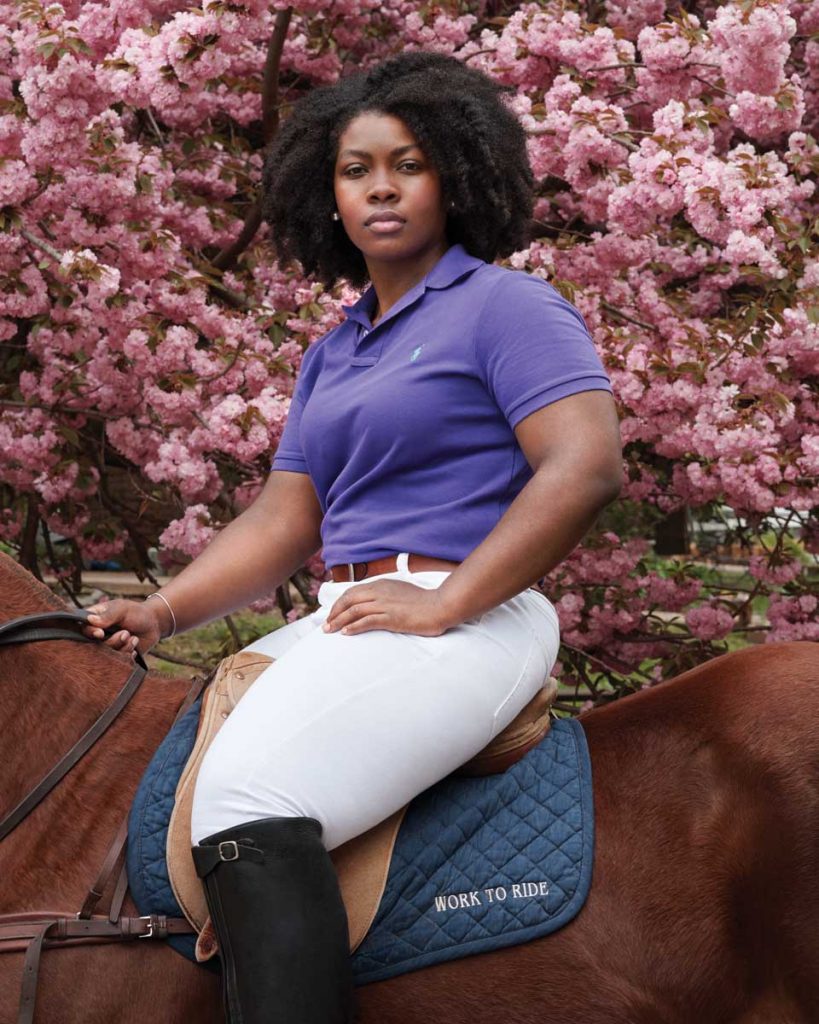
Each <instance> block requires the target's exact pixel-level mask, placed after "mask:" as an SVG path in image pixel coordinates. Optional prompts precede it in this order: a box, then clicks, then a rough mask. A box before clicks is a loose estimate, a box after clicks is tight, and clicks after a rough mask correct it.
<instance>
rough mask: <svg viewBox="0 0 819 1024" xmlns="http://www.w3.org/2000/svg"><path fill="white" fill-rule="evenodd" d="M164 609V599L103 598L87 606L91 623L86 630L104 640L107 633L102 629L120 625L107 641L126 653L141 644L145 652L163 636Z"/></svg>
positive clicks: (86, 632) (141, 648)
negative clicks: (103, 599) (162, 600)
mask: <svg viewBox="0 0 819 1024" xmlns="http://www.w3.org/2000/svg"><path fill="white" fill-rule="evenodd" d="M157 605H159V607H158V608H157V607H156V606H157ZM163 609H164V605H163V604H162V602H161V601H126V600H124V599H123V598H116V599H115V600H113V601H103V602H102V603H100V604H95V605H91V607H90V608H88V613H89V614H88V626H86V627H85V629H84V630H83V632H84V633H85V635H86V636H92V637H94V638H95V639H98V640H101V639H102V638H103V637H104V636H105V633H104V632H103V629H116V628H117V627H118V626H119V627H121V628H120V629H119V630H118V631H117V632H116V633H115V634H114V635H113V636H112V637H109V638H108V639H107V640H106V641H105V643H106V645H107V646H108V647H113V648H114V649H115V650H118V651H124V652H125V653H126V654H127V653H129V652H133V651H134V650H136V648H137V647H138V648H139V651H140V653H141V654H145V653H146V652H147V651H149V650H150V649H151V648H152V647H153V646H154V644H155V643H156V642H157V641H158V640H159V639H161V637H162V622H163V620H162V618H161V616H162V612H163Z"/></svg>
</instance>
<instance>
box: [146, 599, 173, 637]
mask: <svg viewBox="0 0 819 1024" xmlns="http://www.w3.org/2000/svg"><path fill="white" fill-rule="evenodd" d="M152 597H158V598H159V600H160V601H163V602H164V603H165V607H166V608H167V609H168V611H169V612H170V613H171V623H172V624H173V629H172V630H171V631H170V633H168V635H167V636H163V637H161V639H162V640H170V639H171V637H172V636H175V635H176V616H175V615H174V613H173V608H171V606H170V605H169V604H168V599H167V597H165V596H164V595H163V594H160V593H159V591H158V590H155V591H154V592H153V594H148V596H147V597H146V598H145V600H146V601H148V600H150V599H151V598H152Z"/></svg>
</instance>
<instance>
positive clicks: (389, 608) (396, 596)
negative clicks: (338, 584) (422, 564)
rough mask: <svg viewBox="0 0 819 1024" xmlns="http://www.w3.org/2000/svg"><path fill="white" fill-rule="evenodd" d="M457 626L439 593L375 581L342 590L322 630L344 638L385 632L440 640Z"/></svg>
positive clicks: (394, 581)
mask: <svg viewBox="0 0 819 1024" xmlns="http://www.w3.org/2000/svg"><path fill="white" fill-rule="evenodd" d="M457 622H458V620H457V619H455V618H453V617H452V612H451V609H449V608H448V607H447V606H446V605H445V603H444V601H443V600H442V598H441V594H440V593H439V591H438V590H426V589H424V588H423V587H417V586H416V585H415V584H414V583H405V582H404V581H402V580H376V581H375V582H373V583H365V582H362V583H359V584H357V585H356V586H354V587H349V588H348V589H347V590H345V591H344V593H343V594H342V595H341V597H340V598H339V599H338V600H337V601H336V603H335V604H334V605H333V607H332V608H331V609H330V614H329V615H328V617H327V622H326V623H325V624H324V627H323V628H324V630H325V631H326V632H328V633H330V632H342V633H344V634H345V635H352V634H355V633H366V632H367V631H368V630H370V629H387V630H389V631H390V632H391V633H415V634H417V635H418V636H440V635H441V633H444V632H446V630H447V629H449V627H450V626H454V625H456V624H457Z"/></svg>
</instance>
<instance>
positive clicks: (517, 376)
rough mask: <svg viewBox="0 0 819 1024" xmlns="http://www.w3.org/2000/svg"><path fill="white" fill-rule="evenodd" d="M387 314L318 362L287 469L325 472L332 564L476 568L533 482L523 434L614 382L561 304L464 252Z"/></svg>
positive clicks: (283, 446)
mask: <svg viewBox="0 0 819 1024" xmlns="http://www.w3.org/2000/svg"><path fill="white" fill-rule="evenodd" d="M375 303H376V295H375V291H374V289H373V288H372V286H370V287H369V288H368V289H367V290H366V291H365V292H364V294H363V295H362V296H361V298H360V299H359V300H358V302H356V303H355V305H353V306H343V307H342V309H343V310H344V313H345V315H346V319H345V320H344V321H342V322H341V323H340V324H339V325H338V326H337V327H334V328H333V330H331V331H330V332H329V333H328V334H325V335H324V337H323V338H320V339H319V340H318V341H316V342H314V343H313V345H311V346H310V348H308V349H307V351H306V352H305V354H304V359H303V361H302V366H301V370H300V373H299V379H298V381H297V382H296V388H295V391H294V394H293V400H292V403H291V406H290V412H289V415H288V418H287V422H286V424H285V427H284V431H283V433H282V436H281V441H280V444H279V447H278V449H277V451H276V454H275V456H274V459H273V466H272V468H273V469H274V470H287V471H289V472H295V473H309V474H310V477H311V479H312V481H313V484H314V486H315V489H316V492H317V494H318V497H319V500H320V502H321V507H322V510H323V512H324V518H323V520H322V526H321V536H322V543H323V552H322V555H323V558H324V561H325V563H326V564H327V565H337V564H338V563H340V562H366V561H372V560H373V559H376V558H381V557H383V556H384V555H388V554H392V553H394V552H398V551H411V552H415V553H416V554H420V555H431V556H433V557H436V558H446V559H450V560H452V561H457V562H460V561H463V559H464V558H466V556H467V555H468V554H469V553H470V552H471V551H472V550H473V549H474V548H476V547H477V546H478V545H479V544H480V543H481V541H483V540H484V538H485V537H486V536H487V534H488V533H489V532H490V531H491V530H492V528H493V527H494V526H495V524H496V523H497V522H498V520H499V519H500V517H501V516H502V515H503V513H504V512H505V511H506V509H507V508H508V507H509V505H510V504H511V503H512V501H513V500H514V498H515V497H516V495H517V494H518V493H519V492H520V490H521V489H522V488H523V486H524V485H525V484H526V483H527V481H528V480H529V479H530V478H531V476H532V470H531V468H530V467H529V464H528V462H527V461H526V459H525V457H524V455H523V452H522V451H521V449H520V446H519V445H518V443H517V440H516V438H515V434H514V430H513V428H514V427H515V426H516V425H517V424H518V423H520V421H521V420H522V419H524V417H526V416H528V415H529V414H530V413H533V412H535V411H536V410H537V409H540V408H542V407H543V406H545V405H549V404H550V403H551V402H556V401H558V399H560V398H565V397H566V396H567V395H573V394H576V393H577V392H580V391H595V390H600V391H611V385H610V383H609V379H608V377H607V376H606V373H605V371H604V370H603V367H602V365H601V363H600V359H599V358H598V356H597V353H596V352H595V349H594V345H593V343H592V340H591V338H590V337H589V333H588V331H587V329H586V325H585V323H584V321H583V318H582V316H581V315H580V313H579V312H578V311H577V309H575V307H574V306H573V305H572V304H571V303H570V302H567V300H566V299H564V298H563V297H562V296H561V295H560V293H559V292H557V291H556V290H555V289H554V288H553V287H552V286H551V285H549V284H547V283H546V282H545V281H542V280H541V279H540V278H536V277H531V276H529V275H528V274H526V273H524V272H523V271H516V270H509V269H506V268H504V267H498V266H495V265H494V264H491V263H485V262H484V261H483V260H480V259H477V258H475V257H474V256H470V255H469V254H468V253H467V252H466V251H465V249H464V248H463V246H461V245H453V246H452V247H451V248H450V249H449V250H448V251H447V252H446V253H445V254H444V255H443V256H442V257H441V259H440V260H439V261H438V263H436V265H435V266H434V267H433V268H432V270H430V271H429V273H428V274H427V275H426V277H424V278H423V280H421V281H419V282H418V284H416V285H415V286H414V287H413V288H410V290H409V291H408V292H406V293H405V294H404V295H403V296H402V297H401V298H400V299H399V301H398V302H397V303H396V304H395V305H394V306H393V307H392V308H391V309H390V310H389V311H388V312H387V314H386V315H385V316H384V317H383V318H382V319H381V320H379V321H378V323H377V324H376V326H375V327H373V325H372V323H371V321H370V315H371V313H372V312H373V311H374V309H375Z"/></svg>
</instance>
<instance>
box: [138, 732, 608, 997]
mask: <svg viewBox="0 0 819 1024" xmlns="http://www.w3.org/2000/svg"><path fill="white" fill-rule="evenodd" d="M190 713H191V712H189V714H190ZM180 725H181V722H180ZM550 737H551V739H550ZM194 742H195V736H190V737H188V738H187V739H185V738H184V737H183V738H182V742H181V743H180V742H177V743H176V744H171V745H170V746H169V747H168V748H166V749H165V750H164V751H162V752H161V753H162V757H161V758H160V760H159V761H158V764H159V766H160V767H162V766H163V765H168V764H169V763H171V762H173V761H174V757H175V755H178V754H181V755H182V757H183V758H185V756H186V755H187V756H189V755H190V751H191V749H192V747H193V745H194ZM185 745H187V746H186V749H181V748H182V747H185ZM157 754H160V751H157ZM573 762H574V764H573ZM183 768H184V760H183V761H182V763H181V764H179V765H178V769H177V777H178V775H179V774H181V771H182V770H183ZM148 774H149V773H147V772H146V778H145V779H144V780H143V782H144V783H147V782H148V781H149V780H148V778H147V777H148ZM151 785H152V786H153V787H154V788H155V789H160V790H163V792H162V793H160V794H159V795H160V798H161V799H165V800H167V799H168V793H167V790H168V789H170V797H171V798H172V797H173V792H174V787H173V786H170V787H169V786H168V785H167V783H166V784H165V785H164V787H163V785H162V783H161V780H156V779H154V780H153V781H152V782H151ZM142 788H143V784H141V786H140V789H142ZM475 794H478V795H479V796H480V801H479V804H480V806H475V805H474V803H473V800H474V797H475ZM573 794H574V795H573ZM544 800H545V801H549V802H550V804H549V808H550V811H551V812H553V815H552V818H550V819H547V820H548V831H550V832H551V833H552V834H551V835H547V834H545V830H544V826H543V821H542V820H541V818H542V816H543V814H544V813H545V812H544V808H543V806H541V804H542V802H543V801H544ZM136 803H137V802H136V801H135V807H134V809H133V811H134V813H133V814H132V820H131V823H130V824H131V826H132V828H135V829H137V831H138V834H133V835H132V836H131V838H130V841H129V875H130V874H131V871H132V869H134V870H140V871H141V874H142V879H143V881H142V883H140V884H138V885H137V886H136V887H134V898H135V901H136V902H137V905H138V906H139V909H140V912H141V913H145V912H148V911H150V910H157V911H159V912H164V913H171V914H172V913H174V910H173V906H174V903H175V901H174V899H173V893H172V892H170V893H169V892H167V891H166V892H163V891H162V890H163V886H165V887H166V888H168V889H169V884H168V880H167V879H168V875H167V867H166V866H165V865H160V864H154V863H149V862H148V857H149V853H150V851H149V849H148V847H149V846H150V844H151V842H153V843H156V842H157V841H158V840H159V839H160V838H162V837H163V836H164V830H163V826H162V823H161V822H159V821H157V819H156V818H152V817H151V815H149V814H147V811H146V808H145V807H142V808H141V809H140V813H139V814H137V813H136V812H137V806H136ZM417 806H421V807H422V816H420V817H419V816H418V815H416V818H417V821H410V822H409V825H410V828H412V827H416V826H417V824H418V823H420V824H422V825H423V824H424V821H425V819H424V818H423V815H427V817H428V819H429V820H428V822H427V825H426V827H427V828H428V829H430V830H431V834H427V835H421V834H419V835H418V836H417V837H413V835H412V833H411V831H410V832H408V831H406V830H407V825H408V822H407V819H406V818H405V821H404V823H403V824H402V833H403V838H404V843H403V846H402V833H399V837H398V841H397V842H396V847H395V850H394V854H393V861H392V863H391V865H390V871H389V878H388V881H387V887H386V889H385V891H384V893H383V896H382V900H381V905H380V906H379V909H378V913H377V914H376V916H375V921H374V923H373V926H372V928H371V930H370V933H369V934H368V936H366V937H365V939H364V941H363V942H362V944H361V945H360V946H359V947H358V950H357V951H356V952H355V953H354V955H353V968H354V973H355V982H356V984H359V985H360V984H368V983H370V982H374V981H379V980H385V979H386V978H388V977H393V976H395V975H397V974H402V973H405V972H407V971H411V970H416V969H419V968H421V967H425V966H430V965H432V964H434V963H441V962H445V961H448V960H453V959H456V958H458V957H461V956H466V955H471V954H473V953H479V952H481V951H484V950H489V949H498V948H505V947H508V946H512V945H515V944H517V943H520V942H525V941H529V940H530V939H533V938H537V937H539V936H543V935H546V934H548V933H549V932H551V931H554V930H555V929H556V928H558V927H560V926H562V925H563V924H565V923H567V922H568V921H569V920H570V919H571V917H572V916H574V914H576V913H577V911H578V910H579V909H580V907H581V906H582V905H583V902H584V901H585V898H586V893H587V891H588V885H589V881H590V879H591V872H592V865H593V838H594V837H593V827H594V826H593V802H592V795H591V766H590V761H589V756H588V748H587V746H586V740H585V735H584V733H583V731H582V727H581V726H580V724H579V723H577V722H575V721H574V720H559V721H558V722H557V723H555V726H553V729H552V733H550V734H549V736H547V738H546V740H544V741H542V743H541V744H539V745H538V746H537V747H535V748H533V750H532V751H530V752H529V754H527V755H526V756H525V757H524V758H523V760H522V761H520V762H518V764H517V765H515V766H513V767H512V768H510V769H508V770H507V772H505V773H504V774H503V775H500V776H497V775H496V776H490V777H487V778H478V779H463V778H457V779H456V778H453V777H450V778H448V779H445V780H443V781H442V782H441V783H438V784H436V786H434V787H433V788H432V789H431V790H427V791H426V793H424V794H421V796H419V797H417V798H416V800H415V801H413V805H412V806H411V807H410V810H409V811H408V812H407V817H408V818H409V816H410V812H412V811H413V810H414V809H415V808H416V807H417ZM447 807H449V808H450V809H451V811H447V810H446V808H447ZM442 813H446V814H451V816H452V818H453V819H454V820H451V821H447V822H446V823H445V824H443V825H442V824H441V821H440V820H439V819H440V815H441V814H442ZM436 814H437V815H438V818H436ZM567 816H568V818H570V819H571V820H566V817H567ZM163 817H164V821H165V823H166V825H167V821H168V818H169V813H166V814H164V815H163ZM146 821H147V822H148V824H150V826H151V834H150V835H148V834H147V831H146V830H145V829H144V822H146ZM436 822H437V824H436ZM140 825H143V827H142V828H141V829H139V828H138V826H140ZM412 842H415V843H416V845H418V843H419V842H420V845H421V854H420V855H419V856H418V857H417V858H416V859H414V860H413V859H412V853H411V844H412ZM464 843H466V844H471V846H470V848H469V851H468V852H469V857H468V858H467V859H466V861H465V862H464V864H463V865H461V864H459V863H456V859H457V858H458V857H459V855H460V853H461V852H462V850H461V848H462V847H463V849H464V850H465V849H466V847H464V845H463V844H464ZM578 843H579V844H580V847H579V855H578V853H577V850H578ZM159 845H160V846H161V851H160V852H161V854H162V855H163V857H162V859H164V842H161V843H160V844H159ZM399 847H401V848H400V849H399ZM449 849H452V850H454V852H453V853H448V852H447V850H449ZM408 855H409V856H410V862H409V863H404V861H406V860H407V856H408ZM549 857H551V858H552V860H551V861H549V863H548V870H544V868H543V867H542V865H545V864H546V860H547V858H549ZM140 859H142V860H143V863H141V864H140ZM155 859H156V854H155ZM461 859H462V860H463V857H462V858H461ZM496 862H497V865H496ZM462 867H463V870H462ZM499 872H502V874H499ZM146 874H147V875H148V876H150V878H149V879H146ZM482 874H483V875H484V876H485V880H493V879H495V878H496V877H497V878H499V879H502V878H505V877H506V876H507V875H508V876H509V877H510V882H509V883H507V884H511V880H516V881H528V880H529V879H532V878H539V877H547V878H548V881H549V883H550V889H549V894H548V899H547V901H546V902H547V904H548V906H546V907H544V906H543V905H539V906H538V905H536V904H538V902H539V901H536V900H532V901H529V903H528V904H527V902H526V901H521V902H520V905H513V904H512V902H511V901H510V902H509V903H507V904H506V905H505V906H504V908H503V910H504V911H505V912H506V913H504V914H501V916H500V921H501V927H503V928H505V929H508V930H506V931H503V932H500V933H499V934H493V933H492V932H491V926H492V925H493V924H495V925H496V926H497V923H498V916H497V915H495V916H494V917H493V916H491V915H489V914H486V915H484V917H482V918H480V919H478V918H475V917H470V916H469V915H466V914H464V915H462V916H461V917H459V916H458V915H456V916H454V917H450V918H449V919H446V915H444V917H443V918H442V919H441V920H440V921H438V920H435V919H434V918H433V919H430V917H429V914H428V913H427V911H428V910H429V907H430V891H429V886H430V885H432V884H433V882H434V884H435V885H437V886H438V888H439V891H448V892H455V891H459V890H461V891H468V890H471V889H474V888H475V885H476V884H478V883H475V882H474V880H475V879H477V878H479V877H481V875H482ZM396 878H397V879H398V881H399V883H400V884H401V886H402V888H401V891H400V892H399V893H398V894H397V895H398V897H399V898H398V899H396V893H395V892H391V891H390V889H391V885H392V886H393V888H394V886H395V884H396V882H395V879H396ZM146 882H148V884H145V883H146ZM404 895H406V899H404ZM168 897H170V899H169V900H168ZM413 899H414V900H415V901H416V902H418V901H419V900H420V901H422V902H423V903H424V904H425V906H426V911H424V910H419V909H418V908H417V906H416V907H413V906H411V905H410V904H411V902H412V900H413ZM159 901H164V902H162V905H161V907H160V906H158V905H157V904H158V903H159ZM390 901H392V902H391V903H390ZM388 904H390V905H388ZM551 907H553V908H554V910H553V912H552V913H551V916H548V915H549V913H550V910H549V908H551ZM544 914H546V915H547V919H546V920H543V919H542V918H543V915H544ZM539 917H540V918H541V919H540V920H539V919H538V918H539ZM385 919H387V923H388V924H390V925H391V926H393V925H394V926H395V927H396V928H397V929H398V930H397V933H396V934H393V935H390V936H387V934H386V932H385V931H384V926H385ZM404 925H406V927H404ZM379 929H381V930H380V931H379ZM413 929H414V930H413ZM374 935H375V936H379V937H380V938H379V941H380V942H381V944H382V946H383V947H384V949H386V950H387V952H388V955H389V956H391V957H392V960H391V961H390V962H383V961H384V955H383V950H381V949H379V948H378V944H377V943H373V942H372V937H373V936H374ZM172 944H173V946H174V948H175V949H177V950H178V951H179V952H182V953H183V955H186V956H188V958H189V959H192V960H193V959H194V956H193V939H192V938H190V939H188V938H187V937H175V939H174V941H173V942H172ZM203 966H208V967H211V968H212V967H213V966H214V965H213V964H212V963H210V962H209V963H208V964H205V965H203Z"/></svg>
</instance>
